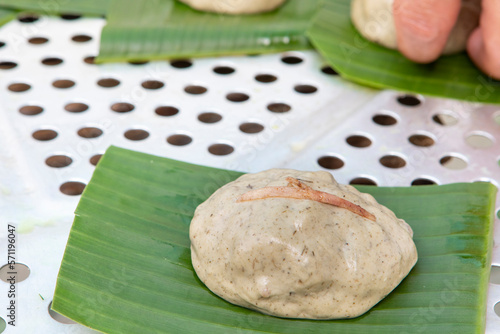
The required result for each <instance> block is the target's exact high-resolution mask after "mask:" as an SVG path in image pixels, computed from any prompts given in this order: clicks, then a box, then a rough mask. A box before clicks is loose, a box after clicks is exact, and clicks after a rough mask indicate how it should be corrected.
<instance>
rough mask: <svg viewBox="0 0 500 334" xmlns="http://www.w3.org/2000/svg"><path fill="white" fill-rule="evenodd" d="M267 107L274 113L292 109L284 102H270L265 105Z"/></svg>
mask: <svg viewBox="0 0 500 334" xmlns="http://www.w3.org/2000/svg"><path fill="white" fill-rule="evenodd" d="M267 109H268V110H269V111H272V112H275V113H284V112H289V111H290V110H292V107H290V106H289V105H288V104H286V103H271V104H268V105H267Z"/></svg>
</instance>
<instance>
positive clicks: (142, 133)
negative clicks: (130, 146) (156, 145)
mask: <svg viewBox="0 0 500 334" xmlns="http://www.w3.org/2000/svg"><path fill="white" fill-rule="evenodd" d="M123 135H124V136H125V138H127V139H128V140H133V141H139V140H144V139H146V138H148V137H149V132H147V131H146V130H142V129H130V130H127V131H125V133H124V134H123Z"/></svg>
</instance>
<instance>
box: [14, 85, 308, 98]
mask: <svg viewBox="0 0 500 334" xmlns="http://www.w3.org/2000/svg"><path fill="white" fill-rule="evenodd" d="M106 84H109V81H108V82H107V83H106ZM52 85H53V86H54V87H56V88H70V87H73V86H74V85H75V82H74V81H72V80H68V79H64V80H57V81H55V82H53V83H52ZM141 85H142V87H143V88H145V89H152V90H154V89H160V88H163V86H164V85H165V84H164V83H163V82H161V81H156V80H148V81H144V82H143V83H142V84H141ZM101 87H106V86H101ZM107 87H112V86H107ZM30 88H31V85H29V84H27V83H23V82H15V83H12V84H10V85H9V86H7V89H8V90H10V91H11V92H14V93H21V92H25V91H27V90H29V89H30ZM293 89H294V90H295V91H296V92H297V93H301V94H312V93H315V92H316V91H318V88H316V87H315V86H312V85H305V84H301V85H295V86H294V88H293ZM184 91H185V92H186V93H188V94H192V95H201V94H205V93H206V92H207V91H208V89H207V88H206V87H203V86H199V85H189V86H186V87H185V88H184ZM226 98H227V99H228V100H229V101H232V102H244V101H246V100H248V99H249V98H250V96H248V95H247V94H245V93H236V92H235V93H229V94H227V95H226Z"/></svg>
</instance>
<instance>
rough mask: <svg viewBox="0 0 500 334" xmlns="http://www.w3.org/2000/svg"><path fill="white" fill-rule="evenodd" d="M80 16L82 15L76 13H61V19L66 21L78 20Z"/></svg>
mask: <svg viewBox="0 0 500 334" xmlns="http://www.w3.org/2000/svg"><path fill="white" fill-rule="evenodd" d="M81 17H82V15H81V14H78V13H63V14H61V19H63V20H66V21H74V20H78V19H79V18H81Z"/></svg>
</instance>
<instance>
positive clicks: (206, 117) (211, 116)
mask: <svg viewBox="0 0 500 334" xmlns="http://www.w3.org/2000/svg"><path fill="white" fill-rule="evenodd" d="M221 119H222V116H221V115H219V114H218V113H215V112H204V113H201V114H199V115H198V120H199V121H200V122H202V123H207V124H213V123H217V122H219V121H220V120H221Z"/></svg>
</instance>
